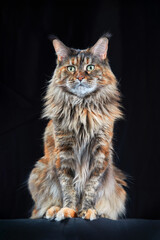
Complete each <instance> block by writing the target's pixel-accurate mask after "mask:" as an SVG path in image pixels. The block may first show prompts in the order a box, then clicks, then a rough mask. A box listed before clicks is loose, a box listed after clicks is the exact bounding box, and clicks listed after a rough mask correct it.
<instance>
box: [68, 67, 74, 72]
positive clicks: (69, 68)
mask: <svg viewBox="0 0 160 240" xmlns="http://www.w3.org/2000/svg"><path fill="white" fill-rule="evenodd" d="M67 69H68V71H69V72H75V70H76V68H75V67H74V66H68V67H67Z"/></svg>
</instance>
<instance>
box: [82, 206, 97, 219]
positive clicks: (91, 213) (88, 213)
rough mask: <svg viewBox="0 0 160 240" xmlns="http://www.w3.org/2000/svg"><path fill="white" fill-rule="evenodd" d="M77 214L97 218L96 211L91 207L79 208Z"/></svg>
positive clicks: (84, 217)
mask: <svg viewBox="0 0 160 240" xmlns="http://www.w3.org/2000/svg"><path fill="white" fill-rule="evenodd" d="M78 216H79V217H81V218H83V219H88V220H91V221H92V220H94V219H96V218H97V211H96V210H95V209H93V208H89V209H86V210H81V211H80V213H79V215H78Z"/></svg>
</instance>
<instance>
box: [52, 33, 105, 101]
mask: <svg viewBox="0 0 160 240" xmlns="http://www.w3.org/2000/svg"><path fill="white" fill-rule="evenodd" d="M53 45H54V48H55V50H56V53H57V56H58V64H57V68H56V72H55V74H56V79H57V80H56V84H57V85H59V86H60V87H62V88H63V89H64V91H67V92H69V93H71V94H74V95H76V96H78V97H80V98H83V97H85V96H88V95H89V94H91V93H93V92H95V91H97V90H98V89H100V88H101V87H103V86H104V85H105V84H107V81H105V80H104V72H105V70H106V68H107V66H108V62H107V59H106V58H107V57H106V56H107V48H108V39H107V38H106V37H102V38H100V39H99V41H98V42H97V43H96V44H95V45H94V46H93V47H92V48H88V49H86V50H76V49H71V48H68V47H66V46H65V45H64V44H63V43H62V42H61V41H60V40H58V39H54V40H53Z"/></svg>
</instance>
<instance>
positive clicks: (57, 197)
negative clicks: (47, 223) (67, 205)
mask: <svg viewBox="0 0 160 240" xmlns="http://www.w3.org/2000/svg"><path fill="white" fill-rule="evenodd" d="M28 186H29V190H30V193H31V195H32V198H33V200H34V202H35V207H34V210H33V211H32V215H31V218H41V217H46V218H50V219H52V218H54V217H55V216H54V211H53V207H54V208H55V211H58V210H59V209H60V208H61V207H62V199H61V190H60V185H59V182H58V179H57V176H56V170H55V169H54V168H53V166H51V165H50V164H49V163H48V162H47V159H45V158H42V159H40V160H39V161H38V162H37V163H36V166H35V168H34V169H33V170H32V172H31V174H30V177H29V181H28Z"/></svg>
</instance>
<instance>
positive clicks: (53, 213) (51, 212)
mask: <svg viewBox="0 0 160 240" xmlns="http://www.w3.org/2000/svg"><path fill="white" fill-rule="evenodd" d="M59 210H60V207H56V206H52V207H50V208H49V209H48V210H47V212H46V214H45V218H46V219H54V218H55V216H56V214H57V212H58V211H59Z"/></svg>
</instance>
